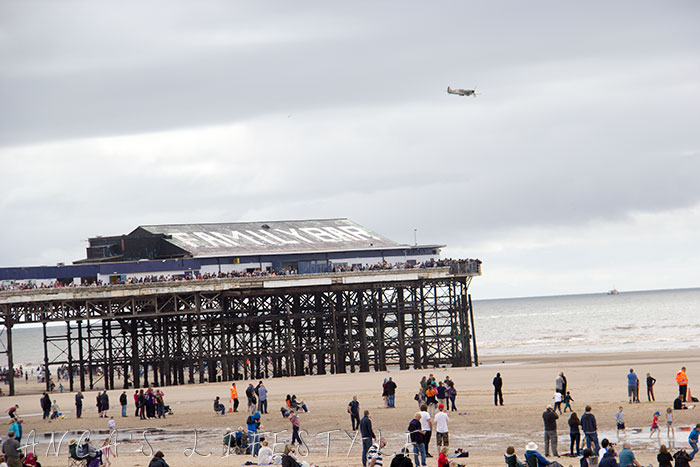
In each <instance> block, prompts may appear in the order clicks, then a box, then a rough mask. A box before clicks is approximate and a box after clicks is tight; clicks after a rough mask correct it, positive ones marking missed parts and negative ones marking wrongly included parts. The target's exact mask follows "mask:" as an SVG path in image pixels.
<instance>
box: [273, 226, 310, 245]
mask: <svg viewBox="0 0 700 467" xmlns="http://www.w3.org/2000/svg"><path fill="white" fill-rule="evenodd" d="M275 230H276V231H278V232H281V233H283V234H287V235H289V236H290V237H294V238H298V239H299V240H301V241H302V242H306V243H313V242H312V241H311V240H309V239H308V238H306V237H303V236H302V235H301V234H300V233H299V232H297V230H296V229H289V230H284V229H275Z"/></svg>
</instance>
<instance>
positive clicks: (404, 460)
mask: <svg viewBox="0 0 700 467" xmlns="http://www.w3.org/2000/svg"><path fill="white" fill-rule="evenodd" d="M390 467H413V462H411V455H410V454H409V451H408V448H407V447H403V448H401V452H399V453H398V454H396V455H395V456H394V458H393V459H392V460H391V465H390ZM416 467H418V466H416Z"/></svg>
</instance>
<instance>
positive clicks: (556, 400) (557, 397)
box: [554, 391, 562, 414]
mask: <svg viewBox="0 0 700 467" xmlns="http://www.w3.org/2000/svg"><path fill="white" fill-rule="evenodd" d="M561 401H562V395H561V393H560V392H559V391H556V392H555V393H554V411H555V412H556V411H557V409H558V410H559V414H561Z"/></svg>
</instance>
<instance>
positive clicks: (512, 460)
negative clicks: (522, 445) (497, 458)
mask: <svg viewBox="0 0 700 467" xmlns="http://www.w3.org/2000/svg"><path fill="white" fill-rule="evenodd" d="M505 458H506V465H507V466H508V467H526V464H524V463H523V462H520V461H519V460H518V456H516V455H515V448H514V447H513V446H508V448H507V449H506V454H505Z"/></svg>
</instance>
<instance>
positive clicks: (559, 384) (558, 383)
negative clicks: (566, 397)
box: [554, 372, 566, 395]
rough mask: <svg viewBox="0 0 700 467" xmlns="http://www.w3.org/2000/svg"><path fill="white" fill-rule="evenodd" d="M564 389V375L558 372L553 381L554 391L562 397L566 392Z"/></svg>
mask: <svg viewBox="0 0 700 467" xmlns="http://www.w3.org/2000/svg"><path fill="white" fill-rule="evenodd" d="M564 389H565V388H564V373H563V372H560V373H559V376H557V379H556V380H554V390H555V391H556V392H558V393H559V394H562V395H563V394H566V391H565V390H564Z"/></svg>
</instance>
